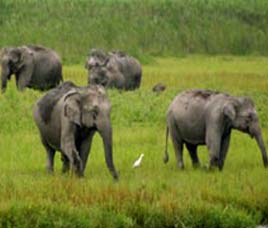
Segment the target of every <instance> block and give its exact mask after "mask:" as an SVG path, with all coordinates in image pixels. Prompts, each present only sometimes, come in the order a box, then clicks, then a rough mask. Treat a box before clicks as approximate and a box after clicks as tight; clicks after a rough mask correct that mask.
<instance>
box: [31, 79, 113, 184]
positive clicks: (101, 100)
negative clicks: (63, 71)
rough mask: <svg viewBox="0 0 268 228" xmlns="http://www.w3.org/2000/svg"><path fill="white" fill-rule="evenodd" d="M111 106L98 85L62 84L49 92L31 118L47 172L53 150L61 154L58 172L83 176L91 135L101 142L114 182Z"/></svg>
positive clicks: (37, 104) (36, 105) (51, 161)
mask: <svg viewBox="0 0 268 228" xmlns="http://www.w3.org/2000/svg"><path fill="white" fill-rule="evenodd" d="M110 110H111V104H110V102H109V100H108V97H107V95H106V92H105V90H104V88H103V87H102V86H99V85H90V86H86V87H78V86H76V85H75V84H74V83H72V82H69V81H67V82H64V83H62V84H61V85H59V86H58V87H56V88H54V89H51V90H50V91H49V92H48V93H47V94H45V95H44V96H43V97H42V98H41V99H40V100H38V101H37V102H36V104H35V106H34V109H33V117H34V120H35V123H36V125H37V128H38V129H39V133H40V138H41V142H42V144H43V146H44V147H45V149H46V153H47V170H48V172H51V173H52V172H53V169H54V168H53V166H54V155H55V151H60V152H61V157H62V162H63V167H62V172H63V173H65V172H67V171H69V169H70V166H71V171H72V173H75V174H76V175H77V176H79V177H82V176H84V170H85V167H86V163H87V159H88V155H89V153H90V147H91V143H92V139H93V136H94V134H95V133H96V132H98V133H99V134H100V135H101V137H102V140H103V146H104V151H105V160H106V164H107V167H108V169H109V171H110V173H111V175H112V176H113V178H114V179H115V180H117V179H118V174H117V171H116V169H115V166H114V163H113V151H112V149H113V148H112V126H111V120H110Z"/></svg>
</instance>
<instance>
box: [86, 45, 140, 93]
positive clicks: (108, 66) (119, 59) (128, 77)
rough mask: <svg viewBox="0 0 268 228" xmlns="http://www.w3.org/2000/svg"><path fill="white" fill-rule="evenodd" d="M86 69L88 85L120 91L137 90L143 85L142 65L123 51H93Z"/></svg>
mask: <svg viewBox="0 0 268 228" xmlns="http://www.w3.org/2000/svg"><path fill="white" fill-rule="evenodd" d="M85 68H86V69H88V84H100V85H103V86H104V87H106V88H117V89H120V90H135V89H138V88H139V87H140V84H141V78H142V68H141V64H140V63H139V62H138V60H136V59H135V58H133V57H131V56H128V55H127V54H125V53H124V52H122V51H113V52H109V53H106V52H104V51H103V50H100V49H91V50H90V53H89V55H88V58H87V61H86V64H85Z"/></svg>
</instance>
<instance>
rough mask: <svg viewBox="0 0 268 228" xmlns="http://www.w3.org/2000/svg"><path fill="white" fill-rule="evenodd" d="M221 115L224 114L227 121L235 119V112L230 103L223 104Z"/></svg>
mask: <svg viewBox="0 0 268 228" xmlns="http://www.w3.org/2000/svg"><path fill="white" fill-rule="evenodd" d="M223 113H224V115H226V116H227V117H228V118H229V119H231V120H232V121H233V120H234V119H235V116H236V111H235V107H234V105H233V104H232V103H228V104H225V105H224V106H223Z"/></svg>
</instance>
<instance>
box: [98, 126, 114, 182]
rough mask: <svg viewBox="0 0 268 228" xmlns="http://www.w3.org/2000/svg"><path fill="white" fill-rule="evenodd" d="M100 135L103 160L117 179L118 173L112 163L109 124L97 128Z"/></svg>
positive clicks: (110, 129)
mask: <svg viewBox="0 0 268 228" xmlns="http://www.w3.org/2000/svg"><path fill="white" fill-rule="evenodd" d="M99 132H100V135H101V137H102V140H103V146H104V152H105V161H106V164H107V167H108V169H109V171H110V173H111V174H112V176H113V178H114V179H115V180H117V179H118V174H117V172H116V169H115V167H114V163H113V148H112V128H111V126H110V124H106V126H104V127H102V128H101V129H99Z"/></svg>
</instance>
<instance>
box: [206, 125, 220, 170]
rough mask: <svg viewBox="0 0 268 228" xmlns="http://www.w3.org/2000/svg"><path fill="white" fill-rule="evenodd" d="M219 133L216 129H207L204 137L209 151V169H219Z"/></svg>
mask: <svg viewBox="0 0 268 228" xmlns="http://www.w3.org/2000/svg"><path fill="white" fill-rule="evenodd" d="M221 137H222V135H221V133H220V130H219V129H218V128H217V127H209V128H208V130H207V135H206V145H207V147H208V150H209V169H212V168H213V167H219V160H220V148H221Z"/></svg>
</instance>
